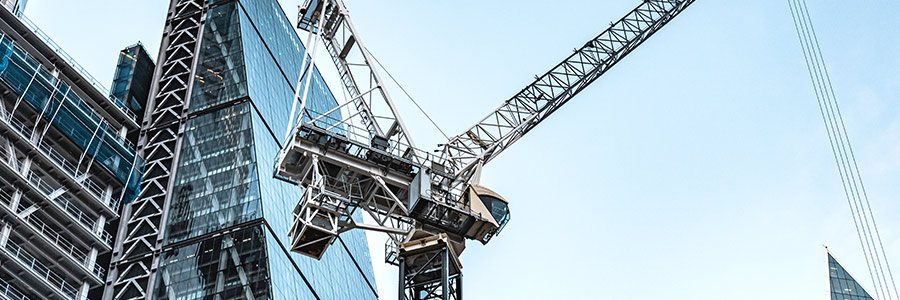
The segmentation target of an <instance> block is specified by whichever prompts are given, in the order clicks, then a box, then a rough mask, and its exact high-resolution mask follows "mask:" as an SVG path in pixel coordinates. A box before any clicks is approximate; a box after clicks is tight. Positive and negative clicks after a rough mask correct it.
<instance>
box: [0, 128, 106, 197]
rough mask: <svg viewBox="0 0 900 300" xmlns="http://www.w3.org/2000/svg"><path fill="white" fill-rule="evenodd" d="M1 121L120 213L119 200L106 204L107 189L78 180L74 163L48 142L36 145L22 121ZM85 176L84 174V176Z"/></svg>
mask: <svg viewBox="0 0 900 300" xmlns="http://www.w3.org/2000/svg"><path fill="white" fill-rule="evenodd" d="M0 119H2V120H3V121H4V122H6V123H7V124H8V125H9V127H10V128H12V129H13V130H15V131H17V132H18V133H19V134H21V135H22V136H23V137H25V140H26V141H27V142H28V143H29V144H30V145H31V146H32V147H33V148H35V149H38V151H40V152H41V153H43V154H44V155H46V156H47V157H48V158H50V160H51V161H52V162H54V163H56V165H57V166H59V167H60V169H62V170H63V171H64V172H65V173H66V174H68V175H69V176H70V177H71V178H72V179H73V181H74V182H75V183H76V184H79V185H81V186H83V187H84V188H85V190H87V191H88V193H89V194H91V195H92V196H94V197H95V199H96V200H97V201H99V202H101V203H103V204H104V205H106V206H107V207H109V208H110V209H111V210H112V211H114V212H115V211H118V209H119V199H116V198H114V197H108V199H106V201H105V202H104V199H103V198H104V197H103V194H104V193H105V190H106V189H105V188H103V187H101V186H100V185H99V184H97V183H96V182H94V181H93V180H91V179H90V178H83V179H81V180H79V179H78V177H79V174H78V168H77V167H76V166H75V165H74V164H72V162H70V161H68V160H66V159H65V158H63V156H62V154H60V153H59V152H58V151H56V149H53V146H51V145H50V144H48V143H47V142H46V141H41V142H40V144H35V143H34V142H33V141H32V140H31V139H30V138H29V137H30V133H29V131H30V129H29V128H28V126H25V124H24V123H22V121H19V120H17V119H16V118H12V117H9V116H2V115H0ZM82 175H83V174H82Z"/></svg>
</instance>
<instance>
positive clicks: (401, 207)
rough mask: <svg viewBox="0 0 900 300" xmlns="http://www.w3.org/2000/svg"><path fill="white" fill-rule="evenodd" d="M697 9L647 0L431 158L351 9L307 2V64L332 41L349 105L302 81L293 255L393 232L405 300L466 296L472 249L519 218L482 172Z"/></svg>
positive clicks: (290, 161) (289, 173)
mask: <svg viewBox="0 0 900 300" xmlns="http://www.w3.org/2000/svg"><path fill="white" fill-rule="evenodd" d="M693 2H694V1H693V0H645V1H642V2H641V4H640V5H639V6H638V7H637V8H635V9H634V10H632V11H631V12H630V13H628V14H627V15H626V16H625V17H623V18H622V19H620V20H618V21H617V22H613V23H612V24H611V26H610V28H608V29H607V30H605V31H604V32H603V33H601V34H600V35H599V36H597V37H596V38H594V39H592V40H590V41H588V42H587V43H585V45H584V46H583V47H581V48H580V49H577V50H575V51H574V53H572V54H571V55H570V56H569V57H567V58H566V59H565V60H563V62H561V63H559V64H558V65H556V66H555V67H554V68H553V69H551V70H550V71H549V72H547V73H545V74H544V75H542V76H539V77H537V78H536V79H535V81H534V83H532V84H531V85H529V86H527V87H525V88H524V89H522V90H521V91H520V92H519V93H517V94H515V96H513V97H512V98H511V99H509V100H506V101H504V102H503V103H502V104H501V105H500V107H499V108H497V109H496V110H495V111H493V112H491V113H490V114H488V116H486V117H484V118H483V119H481V120H480V121H479V122H477V123H476V124H475V125H473V126H472V127H470V128H469V129H468V130H466V131H465V132H463V133H461V134H459V135H456V136H454V137H451V138H450V139H449V141H448V142H447V143H446V144H442V145H439V147H441V148H440V149H438V150H436V151H435V153H437V154H432V153H429V152H426V151H422V150H420V149H418V148H416V147H415V144H413V142H412V140H411V138H410V137H409V136H408V135H407V133H408V131H407V128H406V125H405V124H404V123H403V121H402V119H401V118H400V116H399V115H398V113H397V110H396V106H395V105H394V103H393V101H392V100H391V97H390V96H389V94H388V93H387V91H386V90H385V88H384V84H383V81H382V80H381V77H380V76H379V74H378V72H377V71H376V69H375V67H374V65H373V64H372V63H373V62H374V61H373V58H372V56H371V54H370V53H369V51H368V50H367V49H366V48H365V46H364V45H363V43H362V41H361V40H360V37H359V35H358V34H357V32H356V30H355V29H354V27H353V24H352V23H351V22H350V19H349V14H348V11H347V8H346V7H345V5H344V3H343V1H342V0H308V1H307V2H306V4H305V5H304V6H302V7H301V10H300V16H299V20H298V28H300V29H302V30H305V31H307V32H308V41H309V42H308V43H307V48H306V49H307V52H306V54H305V56H304V63H303V66H304V67H305V68H307V70H311V69H312V66H314V64H315V62H314V60H313V61H309V62H307V61H308V59H307V58H315V57H316V51H317V49H318V43H319V41H321V42H322V44H323V45H324V46H325V49H326V51H327V52H328V54H329V55H330V56H331V58H332V61H333V63H334V65H335V68H336V70H337V72H338V74H339V76H340V80H341V83H342V84H343V88H344V89H345V90H346V91H347V92H348V94H349V96H350V98H349V100H346V101H345V102H343V103H339V105H338V106H337V107H336V108H334V109H332V110H330V111H327V112H315V111H312V110H309V109H307V108H306V107H305V103H306V97H307V96H308V88H309V86H308V85H309V84H308V82H307V84H306V86H302V85H301V84H299V83H301V82H302V81H303V78H304V77H305V76H308V73H309V72H310V71H306V72H304V75H301V77H300V79H299V80H298V85H297V87H298V88H297V91H296V95H295V97H296V98H297V99H296V100H298V101H299V103H300V109H299V113H300V117H299V118H298V120H297V121H296V123H297V124H296V125H294V124H293V123H292V124H289V126H288V135H287V137H286V141H285V143H284V145H285V146H284V148H283V149H282V152H281V153H280V155H279V157H278V158H277V160H278V162H277V166H276V172H275V177H277V178H280V179H283V180H286V181H289V182H292V183H296V184H298V185H299V186H300V187H302V188H304V189H305V192H304V194H303V197H302V199H300V202H299V203H298V205H297V207H296V208H295V210H294V217H295V220H294V225H293V227H292V228H291V230H290V232H289V236H290V238H291V250H292V251H295V252H299V253H302V254H305V255H308V256H311V257H314V258H320V257H321V256H322V254H323V253H324V251H326V250H327V248H328V246H329V245H330V244H331V243H332V241H333V240H334V239H335V237H336V236H337V235H338V234H340V233H341V232H344V231H346V230H350V229H352V228H363V229H369V230H377V231H382V232H386V233H388V235H389V236H390V238H391V239H390V241H388V245H387V252H388V254H387V255H386V257H387V260H388V262H389V263H393V264H396V265H398V266H400V288H401V291H400V299H407V298H409V299H451V298H452V299H459V298H461V297H462V291H461V290H462V277H461V276H462V273H461V272H462V266H461V265H460V264H459V260H458V255H459V254H460V253H461V252H462V251H463V250H464V249H465V239H473V240H477V241H479V242H481V243H484V244H486V243H487V242H489V241H490V239H491V238H492V237H493V236H495V235H496V234H497V233H499V231H500V230H502V228H503V226H504V225H505V224H506V222H507V221H508V220H509V209H508V202H507V201H506V200H505V199H503V198H502V197H500V196H499V195H498V194H497V193H495V192H493V191H491V190H489V189H487V188H484V187H481V186H479V185H478V179H479V177H480V173H481V168H482V166H483V165H484V164H485V163H487V162H489V161H490V160H491V159H493V158H494V157H495V156H496V155H498V154H499V153H501V152H502V151H503V150H505V149H506V148H507V147H509V146H510V145H512V144H513V143H514V142H515V141H517V140H518V139H520V138H522V137H523V136H524V135H525V134H526V133H528V131H530V130H531V129H533V128H534V127H535V126H537V125H538V124H539V123H540V122H541V121H543V120H545V119H546V118H547V117H548V116H549V115H550V114H552V113H553V112H554V111H556V110H557V109H559V108H560V107H561V106H562V105H563V104H565V103H566V102H567V101H569V100H570V99H572V98H573V97H574V96H575V95H576V94H577V93H578V92H580V91H581V90H582V89H584V88H585V87H587V86H588V85H589V84H590V83H592V82H593V81H594V80H596V79H597V78H598V77H599V76H600V75H602V74H603V73H604V72H606V71H607V70H608V69H609V68H610V67H612V66H613V65H615V64H616V63H617V62H619V61H620V60H621V59H622V58H624V57H625V56H626V55H627V54H628V53H630V52H631V51H632V50H634V49H635V48H637V47H638V46H639V45H640V44H641V43H643V41H645V40H646V39H647V38H649V37H650V36H651V35H653V34H654V33H656V32H657V31H658V30H659V29H661V28H662V27H663V26H664V25H665V24H667V23H668V22H669V21H670V20H671V19H673V18H674V17H675V16H677V15H678V14H679V13H681V12H682V11H683V10H684V9H686V8H687V7H688V6H689V5H690V4H692V3H693ZM309 43H313V45H312V46H309ZM301 88H302V93H301ZM295 102H296V101H295ZM295 112H296V107H295V109H292V112H291V114H292V116H293V115H294V113H295ZM335 112H339V113H335ZM356 209H361V210H362V211H364V212H366V213H367V214H368V215H369V216H371V217H372V218H373V219H374V220H375V221H376V223H377V224H372V225H368V224H360V223H358V222H357V221H356V220H354V219H353V218H352V217H351V216H352V214H353V212H354V211H355V210H356Z"/></svg>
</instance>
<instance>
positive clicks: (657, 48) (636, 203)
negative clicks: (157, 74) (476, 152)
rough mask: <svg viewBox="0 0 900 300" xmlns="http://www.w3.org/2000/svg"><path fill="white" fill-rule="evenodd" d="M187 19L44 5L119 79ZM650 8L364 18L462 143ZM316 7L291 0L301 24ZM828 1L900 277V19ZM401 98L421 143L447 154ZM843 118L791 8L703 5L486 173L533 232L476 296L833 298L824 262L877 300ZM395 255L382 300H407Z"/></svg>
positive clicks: (369, 8) (837, 57)
mask: <svg viewBox="0 0 900 300" xmlns="http://www.w3.org/2000/svg"><path fill="white" fill-rule="evenodd" d="M167 2H168V1H145V0H116V1H111V0H82V1H61V0H55V1H48V0H31V1H30V3H29V4H28V8H27V9H26V15H28V16H29V17H30V18H31V19H33V20H34V21H35V23H37V24H38V25H39V26H41V27H42V28H43V29H44V30H45V31H46V32H47V33H48V34H49V35H50V36H52V37H53V38H54V39H55V40H56V41H57V42H58V43H59V44H60V45H61V46H63V47H64V48H65V49H66V50H67V51H68V52H69V53H70V54H71V55H72V56H73V57H75V58H76V59H77V60H78V61H79V62H81V64H82V65H83V66H84V67H86V68H87V69H88V70H89V71H90V72H92V73H93V74H94V76H95V77H97V78H98V79H100V81H101V82H110V81H111V78H112V73H113V69H114V66H115V60H116V54H117V51H118V50H119V49H121V48H122V47H124V46H126V45H129V44H131V43H134V42H136V41H137V40H141V41H143V42H144V44H145V45H146V46H147V47H148V49H149V50H150V51H151V53H156V52H157V51H158V43H159V40H160V35H161V32H162V26H163V21H164V18H165V12H166V6H167ZM637 3H638V1H637V0H634V1H587V0H582V1H577V0H560V1H553V2H552V4H551V2H548V1H532V0H524V1H515V2H513V1H502V2H501V1H361V0H347V5H348V7H349V8H350V10H351V15H352V17H353V19H354V22H355V25H356V28H357V29H358V31H359V32H360V35H361V38H362V39H363V41H364V42H365V43H366V45H367V47H368V48H369V49H370V50H371V51H372V52H373V53H374V54H375V55H376V56H377V57H378V59H379V60H380V61H381V62H382V63H384V64H385V65H386V66H387V67H388V68H389V70H390V71H391V73H392V74H393V75H394V76H395V77H397V78H398V80H400V82H401V83H402V84H403V86H404V87H405V88H406V89H407V90H408V91H409V92H410V93H411V94H412V95H413V96H414V97H415V98H416V99H417V101H418V102H419V103H420V104H421V105H422V106H423V107H424V109H425V110H426V111H428V112H430V113H431V114H432V117H433V118H434V119H435V121H436V122H437V123H438V124H439V125H440V126H441V127H442V128H443V129H444V130H445V131H447V132H448V133H449V134H456V133H458V132H461V131H462V130H464V129H465V128H467V127H468V126H469V125H471V124H472V123H473V122H474V121H476V120H477V119H478V118H480V117H482V116H484V115H485V114H487V113H488V112H489V111H490V110H492V109H494V108H495V107H496V106H497V105H499V103H500V102H501V101H503V100H505V99H507V98H509V97H510V96H511V95H513V94H514V93H515V92H517V91H519V90H520V89H521V88H522V87H524V86H525V85H526V84H528V83H530V82H531V81H532V80H533V76H534V75H535V74H541V73H544V72H545V71H546V70H548V69H549V68H550V67H552V66H553V65H555V64H556V63H558V62H559V61H560V60H561V59H562V58H564V57H565V56H567V55H568V54H569V53H570V51H572V49H573V48H576V47H579V46H580V45H583V44H584V42H585V41H587V40H588V39H590V38H592V37H594V36H596V35H597V34H598V33H599V32H601V31H602V30H603V29H605V28H606V27H607V26H608V24H609V22H610V21H613V20H617V19H619V18H620V17H621V16H622V15H624V14H625V13H626V12H627V11H629V10H630V9H632V8H633V7H634V6H636V5H637ZM298 4H299V3H295V2H293V1H291V2H288V1H282V5H283V7H285V10H286V11H287V12H288V15H289V16H293V15H294V13H295V12H296V6H297V5H298ZM809 4H810V13H811V15H812V17H813V21H814V22H815V25H816V30H817V32H818V36H819V41H820V43H821V46H822V50H823V52H824V55H825V59H826V60H827V62H828V66H829V71H830V73H831V76H832V81H833V83H834V88H835V91H836V94H837V97H838V100H839V101H840V103H841V105H842V106H841V109H842V112H843V113H844V120H845V121H846V123H847V126H848V131H849V135H850V137H851V139H852V141H853V146H854V150H855V151H856V157H857V159H858V161H859V164H860V170H861V172H862V175H863V179H864V180H865V183H866V188H867V191H868V193H869V198H870V199H871V201H872V206H873V208H874V209H875V215H876V217H877V218H878V219H877V220H878V222H879V223H878V224H879V229H880V231H881V235H882V239H883V240H884V243H885V247H886V251H887V255H888V257H889V258H891V259H892V260H891V262H893V263H894V264H895V270H898V272H900V230H898V228H900V218H897V216H898V215H900V201H897V200H898V197H900V185H898V184H897V182H900V104H898V101H897V97H898V96H897V95H900V72H897V70H900V56H897V55H896V53H898V52H900V39H898V38H897V31H896V29H895V28H900V19H897V18H895V13H894V12H896V11H898V9H900V4H898V3H897V2H894V1H836V0H823V1H811V2H810V3H809ZM292 19H293V17H292ZM320 63H321V64H320V66H322V67H321V68H322V69H327V68H326V67H327V66H330V62H328V61H327V60H320ZM323 73H325V74H326V76H327V74H328V72H327V70H323ZM337 86H338V85H337V84H332V87H337ZM336 93H340V91H336ZM392 94H393V95H394V98H395V101H397V102H399V103H400V106H401V111H402V112H403V113H404V119H405V120H406V121H407V122H408V124H409V127H411V131H412V135H413V137H414V138H415V139H416V143H417V144H418V145H422V147H423V148H431V147H425V146H424V145H435V144H437V143H440V142H442V140H441V138H440V135H439V134H438V133H437V131H435V130H434V129H433V128H432V127H431V126H430V125H429V124H428V123H427V120H426V119H425V118H423V117H422V115H421V114H419V113H417V112H416V111H415V110H414V109H412V108H411V105H410V104H409V101H408V100H406V99H404V98H403V97H402V93H401V92H400V91H399V90H397V89H394V90H392ZM821 122H822V121H821V117H820V116H819V112H818V108H817V106H816V100H815V95H814V93H813V89H812V87H811V85H810V83H809V78H808V75H807V71H806V68H805V64H804V62H803V56H802V53H801V50H800V47H799V44H798V41H797V37H796V33H795V32H794V27H793V23H792V21H791V15H790V11H789V10H788V4H787V1H702V0H701V1H698V2H697V3H696V4H694V5H693V6H691V7H690V8H689V9H688V10H687V11H686V12H685V13H683V14H682V15H681V16H679V17H678V18H677V19H676V20H674V21H673V22H672V23H670V24H669V25H668V26H666V28H664V29H663V30H662V31H661V32H660V33H658V34H657V35H655V36H653V37H652V38H651V39H650V40H649V41H647V42H646V43H645V44H644V45H642V46H641V47H640V48H639V49H638V50H636V51H635V52H633V53H632V54H630V55H629V57H627V58H626V59H625V60H624V61H623V62H621V63H620V64H618V65H617V66H615V67H614V68H613V69H612V70H611V71H609V72H608V73H607V74H606V75H604V76H603V77H601V78H600V79H599V80H597V81H596V82H595V83H594V84H593V85H592V86H591V87H589V88H587V89H586V90H584V91H583V92H582V93H581V94H579V95H578V97H577V98H576V99H574V100H573V101H572V102H570V103H568V104H566V106H564V107H563V108H562V109H560V110H559V111H558V112H556V113H555V115H553V116H552V117H550V118H549V119H548V120H546V121H545V122H544V123H543V124H541V126H539V127H538V128H537V129H535V130H533V131H532V132H530V133H529V134H528V136H526V137H525V138H524V139H522V140H520V141H519V142H518V143H517V144H516V145H515V146H514V147H512V148H510V149H509V150H507V151H506V152H504V154H503V155H501V156H499V157H498V158H497V159H496V160H494V161H493V162H492V163H491V164H489V165H488V166H486V167H485V173H484V174H483V176H482V183H483V184H484V185H486V186H488V187H490V188H491V189H493V190H495V191H497V192H499V193H500V194H502V195H504V197H506V198H507V199H509V200H510V201H511V202H512V203H511V210H512V213H513V217H512V221H511V222H510V224H509V225H508V226H507V228H506V229H505V231H504V232H503V233H502V234H501V235H500V236H498V237H497V238H495V239H493V240H492V242H491V244H489V245H487V246H481V245H477V244H475V243H470V245H469V247H468V248H467V250H466V252H465V253H463V255H462V260H463V265H464V270H465V273H464V274H465V292H466V297H467V298H468V299H570V298H587V299H594V298H601V297H602V298H610V299H660V298H665V299H760V298H763V297H764V298H766V299H823V298H824V297H826V290H827V283H826V277H827V275H826V272H825V269H826V264H825V255H824V252H823V250H822V245H823V244H827V245H829V247H830V249H832V250H833V252H834V254H835V255H836V257H837V258H838V259H839V260H841V262H842V263H843V264H844V265H845V267H846V268H847V269H849V271H850V272H851V273H852V274H854V275H855V276H856V277H858V278H859V279H860V281H861V282H862V284H863V285H864V286H865V287H867V288H869V287H870V286H871V281H869V279H868V276H867V271H866V265H865V260H864V258H863V255H862V252H861V250H860V246H859V243H858V240H857V237H856V231H855V230H854V227H853V222H852V219H851V217H850V214H849V209H848V206H847V202H846V200H845V199H844V196H843V191H842V189H841V186H840V178H839V176H838V173H837V170H836V167H835V165H834V161H833V158H832V154H831V150H830V147H829V145H828V140H827V136H826V134H825V130H824V127H823V125H822V123H821ZM377 239H379V237H378V236H374V235H373V237H372V240H377ZM382 245H383V244H382V242H377V243H373V245H372V247H373V253H374V254H375V255H377V257H376V258H374V259H373V260H375V264H376V269H377V271H378V272H377V273H378V275H379V278H377V280H378V283H379V288H380V290H381V293H382V294H385V295H395V293H396V292H395V284H396V283H395V282H396V275H394V274H396V273H395V270H394V269H392V268H391V267H386V266H383V265H382V264H381V263H380V259H378V257H380V255H381V252H382V249H383V248H382ZM897 275H898V276H900V273H898V274H897ZM391 297H393V296H390V297H385V298H391Z"/></svg>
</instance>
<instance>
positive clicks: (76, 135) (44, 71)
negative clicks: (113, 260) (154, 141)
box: [0, 1, 143, 300]
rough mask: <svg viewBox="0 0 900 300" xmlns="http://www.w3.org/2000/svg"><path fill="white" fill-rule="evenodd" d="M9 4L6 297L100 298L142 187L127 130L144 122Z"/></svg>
mask: <svg viewBox="0 0 900 300" xmlns="http://www.w3.org/2000/svg"><path fill="white" fill-rule="evenodd" d="M13 2H15V1H13ZM2 3H3V4H4V7H3V8H0V100H2V103H0V299H12V300H21V299H71V300H80V299H96V298H98V297H99V296H100V295H101V293H102V288H101V287H102V286H103V283H104V279H105V278H106V273H107V266H108V263H109V258H110V250H112V247H113V238H114V236H113V235H112V234H111V233H110V231H111V230H114V229H115V228H116V227H117V226H116V225H115V221H116V220H117V218H118V216H119V207H120V204H121V203H122V202H124V201H128V200H129V199H131V198H133V197H134V196H135V195H136V193H137V190H138V185H137V183H138V182H139V180H140V176H141V174H140V170H141V169H142V167H143V163H142V160H141V158H140V157H139V156H137V155H136V151H135V147H134V144H135V140H129V139H128V138H127V137H128V136H129V133H134V132H137V130H138V128H139V124H140V120H139V119H137V118H136V114H135V112H134V111H131V109H129V108H128V107H127V106H125V105H124V102H123V101H121V100H119V99H118V98H115V97H110V96H109V92H108V91H106V90H105V88H103V87H102V85H101V84H99V83H98V82H97V80H95V79H94V78H93V77H91V76H90V75H88V74H87V73H85V72H84V70H83V68H81V67H80V66H79V65H78V64H77V63H76V62H75V61H74V60H72V58H71V57H70V56H68V55H67V54H66V53H65V52H64V51H63V50H62V49H61V48H59V47H58V46H57V45H56V44H55V43H53V41H52V40H50V39H49V38H48V37H47V35H46V34H44V33H43V32H41V31H40V29H38V28H37V27H36V26H34V24H32V23H31V22H30V21H29V20H28V19H26V18H24V17H23V16H21V6H13V7H10V6H8V4H9V3H11V2H9V1H5V2H2ZM23 4H24V1H19V2H18V5H23ZM16 8H18V10H17V9H16ZM10 9H12V10H10ZM108 224H109V225H108Z"/></svg>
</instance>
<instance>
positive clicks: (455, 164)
mask: <svg viewBox="0 0 900 300" xmlns="http://www.w3.org/2000/svg"><path fill="white" fill-rule="evenodd" d="M693 2H694V0H644V1H642V2H641V4H640V5H639V6H638V7H637V8H635V9H634V10H632V11H631V12H629V13H628V14H627V15H625V17H623V18H622V19H620V20H618V21H616V22H614V23H612V24H611V26H610V27H609V29H607V30H606V31H604V32H603V33H601V34H600V35H599V36H597V37H596V38H594V39H592V40H590V41H588V42H587V43H585V44H584V46H582V47H581V48H580V49H577V50H575V52H574V53H572V55H570V56H569V57H568V58H566V59H565V60H563V61H562V62H561V63H559V64H558V65H556V66H555V67H553V69H551V70H550V71H549V72H547V73H545V74H544V75H542V76H540V77H536V79H535V81H534V82H533V83H532V84H530V85H528V86H526V87H525V88H524V89H522V91H520V92H519V93H517V94H516V95H515V96H513V97H512V98H511V99H509V100H506V101H505V102H503V104H502V105H500V107H499V108H497V109H496V110H495V111H493V112H491V113H490V114H489V115H488V116H487V117H484V118H483V119H481V120H480V121H479V122H478V123H476V124H475V125H474V126H472V127H471V128H469V129H468V130H466V131H465V132H463V133H462V134H460V135H457V136H455V137H452V138H451V139H450V141H449V142H448V143H447V144H446V145H444V146H443V148H442V149H441V159H443V160H446V163H445V164H446V167H447V171H448V172H450V173H452V174H454V175H455V178H454V179H462V181H463V182H465V181H468V179H469V178H470V177H471V176H473V175H474V173H475V166H476V165H478V163H479V162H481V163H487V162H488V161H490V160H491V159H492V158H494V157H495V156H497V154H499V153H500V152H502V151H503V150H505V149H506V148H507V147H509V146H510V145H511V144H513V143H514V142H515V141H517V140H518V139H519V138H521V137H522V136H524V135H525V134H526V133H528V131H530V130H531V129H533V128H534V127H535V126H537V125H538V124H539V123H540V122H541V121H543V120H544V119H546V118H547V117H548V116H549V115H550V114H552V113H553V112H554V111H556V110H557V109H558V108H559V107H560V106H562V105H563V104H565V103H566V102H567V101H569V100H570V99H572V97H574V96H575V95H576V94H578V92H580V91H581V90H583V89H584V88H585V87H587V86H588V85H590V84H591V83H592V82H594V80H596V79H597V78H598V77H600V76H601V75H603V73H605V72H606V71H607V70H609V69H610V68H611V67H612V66H613V65H615V64H616V63H618V62H619V61H621V60H622V59H623V58H624V57H625V56H626V55H628V53H631V51H632V50H634V49H635V48H637V47H638V46H639V45H641V43H643V42H644V41H645V40H647V39H648V38H649V37H650V36H651V35H653V34H654V33H656V32H657V31H659V29H661V28H662V27H663V26H664V25H666V24H667V23H668V22H669V21H670V20H672V19H673V18H675V16H677V15H678V14H679V13H681V12H682V11H684V9H686V8H687V7H688V6H689V5H691V4H692V3H693Z"/></svg>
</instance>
